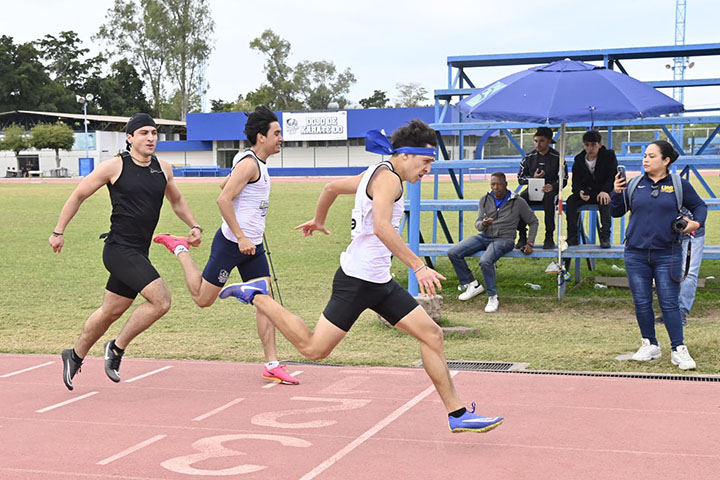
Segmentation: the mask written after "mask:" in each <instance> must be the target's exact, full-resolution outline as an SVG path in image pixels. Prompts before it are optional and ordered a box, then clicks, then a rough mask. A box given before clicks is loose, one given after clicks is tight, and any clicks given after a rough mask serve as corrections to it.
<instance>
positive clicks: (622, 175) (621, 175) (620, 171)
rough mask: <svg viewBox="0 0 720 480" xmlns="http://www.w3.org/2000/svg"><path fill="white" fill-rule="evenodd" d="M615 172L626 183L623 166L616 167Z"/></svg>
mask: <svg viewBox="0 0 720 480" xmlns="http://www.w3.org/2000/svg"><path fill="white" fill-rule="evenodd" d="M617 171H618V173H619V174H620V178H622V179H623V180H624V181H626V182H627V173H626V172H625V165H618V167H617Z"/></svg>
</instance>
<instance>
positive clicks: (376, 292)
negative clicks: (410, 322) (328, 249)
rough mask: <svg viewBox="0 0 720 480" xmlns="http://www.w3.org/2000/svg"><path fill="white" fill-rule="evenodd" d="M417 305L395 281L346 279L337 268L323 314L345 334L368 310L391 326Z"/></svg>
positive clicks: (340, 269)
mask: <svg viewBox="0 0 720 480" xmlns="http://www.w3.org/2000/svg"><path fill="white" fill-rule="evenodd" d="M417 306H418V303H417V301H416V300H415V299H414V298H413V297H412V296H411V295H410V294H409V293H408V291H407V290H405V289H404V288H403V287H401V286H400V284H399V283H397V282H396V281H395V280H390V281H389V282H387V283H373V282H367V281H365V280H360V279H359V278H355V277H349V276H347V275H345V272H343V270H342V268H338V269H337V272H335V278H334V279H333V286H332V295H331V296H330V301H329V302H328V304H327V306H326V307H325V311H324V312H323V315H324V316H325V318H327V319H328V320H329V321H330V323H332V324H333V325H335V326H336V327H338V328H339V329H340V330H343V331H345V332H348V331H350V327H352V326H353V324H354V323H355V321H356V320H357V318H358V317H359V316H360V314H361V313H362V312H363V311H365V310H366V309H368V308H369V309H370V310H373V311H374V312H377V313H378V314H380V315H381V316H382V317H383V318H384V319H385V320H387V321H388V322H389V323H390V324H391V325H395V324H396V323H397V322H399V321H400V320H402V319H403V318H404V317H405V316H406V315H407V314H408V313H410V312H412V311H413V310H414V309H415V308H416V307H417Z"/></svg>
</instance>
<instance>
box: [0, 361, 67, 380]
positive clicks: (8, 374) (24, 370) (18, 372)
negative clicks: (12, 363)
mask: <svg viewBox="0 0 720 480" xmlns="http://www.w3.org/2000/svg"><path fill="white" fill-rule="evenodd" d="M53 363H55V362H46V363H43V364H40V365H35V366H34V367H29V368H25V369H23V370H18V371H17V372H10V373H6V374H5V375H0V378H7V377H12V376H13V375H20V374H21V373H25V372H29V371H30V370H35V369H36V368H42V367H47V366H48V365H52V364H53Z"/></svg>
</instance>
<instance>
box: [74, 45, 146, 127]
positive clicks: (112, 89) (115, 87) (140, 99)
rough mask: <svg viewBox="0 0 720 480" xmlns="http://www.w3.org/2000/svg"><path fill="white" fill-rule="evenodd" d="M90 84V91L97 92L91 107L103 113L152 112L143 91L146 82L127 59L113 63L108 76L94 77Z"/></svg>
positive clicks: (124, 115) (123, 114) (125, 114)
mask: <svg viewBox="0 0 720 480" xmlns="http://www.w3.org/2000/svg"><path fill="white" fill-rule="evenodd" d="M88 85H89V91H91V92H97V97H96V99H95V100H93V103H91V104H90V105H89V107H95V108H97V110H98V111H99V113H102V114H103V115H118V116H123V117H129V116H131V115H133V114H134V113H137V112H143V113H151V112H152V107H151V106H150V103H148V101H147V98H146V97H145V93H144V92H143V90H144V86H145V84H144V82H143V81H142V78H140V76H139V75H138V72H137V70H135V67H134V66H133V65H132V64H131V63H130V62H128V61H127V60H126V59H122V60H119V61H117V62H115V63H113V64H112V67H111V70H110V74H109V75H108V76H107V77H105V78H93V79H91V80H90V81H89V83H88Z"/></svg>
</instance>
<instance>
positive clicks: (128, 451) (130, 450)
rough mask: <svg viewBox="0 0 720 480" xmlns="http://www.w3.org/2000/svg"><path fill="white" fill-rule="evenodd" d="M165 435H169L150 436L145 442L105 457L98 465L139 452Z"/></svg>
mask: <svg viewBox="0 0 720 480" xmlns="http://www.w3.org/2000/svg"><path fill="white" fill-rule="evenodd" d="M165 437H167V435H155V436H154V437H152V438H148V439H147V440H145V441H144V442H140V443H138V444H137V445H134V446H132V447H130V448H126V449H125V450H123V451H122V452H120V453H116V454H115V455H113V456H112V457H108V458H106V459H104V460H100V461H99V462H97V463H96V465H107V464H108V463H111V462H114V461H115V460H117V459H120V458H122V457H125V456H127V455H130V454H131V453H133V452H137V451H138V450H140V449H141V448H145V447H147V446H148V445H151V444H153V443H155V442H157V441H158V440H162V439H163V438H165Z"/></svg>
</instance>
